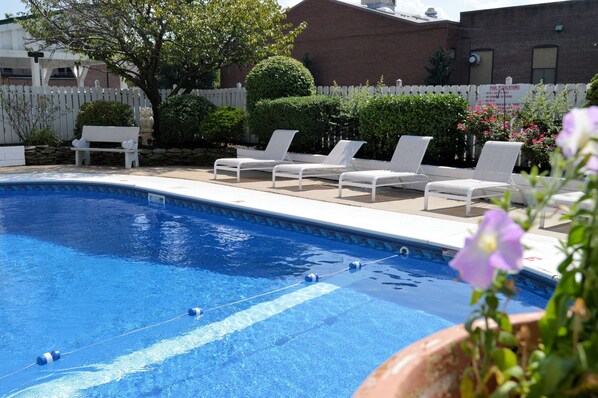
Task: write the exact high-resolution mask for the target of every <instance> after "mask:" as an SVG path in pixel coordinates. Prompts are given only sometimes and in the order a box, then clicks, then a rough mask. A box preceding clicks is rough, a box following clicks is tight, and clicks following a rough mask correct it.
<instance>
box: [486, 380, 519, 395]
mask: <svg viewBox="0 0 598 398" xmlns="http://www.w3.org/2000/svg"><path fill="white" fill-rule="evenodd" d="M517 387H518V385H517V383H516V382H514V381H512V380H509V381H507V382H505V383H503V384H502V385H500V386H498V388H497V389H496V390H495V391H494V392H493V393H492V394H490V396H489V398H509V397H510V396H511V395H510V394H511V392H512V391H514V390H515V389H516V388H517Z"/></svg>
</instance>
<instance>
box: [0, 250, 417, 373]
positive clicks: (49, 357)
mask: <svg viewBox="0 0 598 398" xmlns="http://www.w3.org/2000/svg"><path fill="white" fill-rule="evenodd" d="M407 255H409V249H407V248H406V247H405V246H403V247H401V249H400V250H399V254H393V255H391V256H388V257H384V258H381V259H379V260H374V261H370V262H368V263H361V262H360V261H353V262H351V263H350V264H349V266H348V267H346V268H343V269H341V270H338V271H334V272H330V273H327V274H323V275H318V274H316V273H310V274H308V275H306V276H305V277H304V280H302V281H299V282H295V283H292V284H290V285H288V286H284V287H281V288H278V289H274V290H270V291H267V292H264V293H260V294H256V295H254V296H251V297H246V298H244V299H240V300H235V301H231V302H229V303H225V304H222V305H218V306H215V307H209V308H200V307H193V308H189V309H188V310H187V312H185V313H184V314H179V315H176V316H175V317H173V318H170V319H166V320H164V321H162V322H158V323H154V324H151V325H147V326H143V327H140V328H138V329H133V330H130V331H128V332H125V333H121V334H119V335H116V336H113V337H109V338H107V339H103V340H99V341H96V342H94V343H91V344H88V345H85V346H82V347H79V348H76V349H74V350H71V351H68V352H63V353H61V352H60V351H58V350H54V351H49V352H46V353H43V354H42V355H40V356H38V357H37V359H36V361H35V362H34V363H31V364H29V365H27V366H24V367H23V368H21V369H18V370H16V371H14V372H11V373H8V374H5V375H2V376H0V380H2V379H5V378H7V377H10V376H14V375H16V374H18V373H21V372H24V371H25V370H27V369H29V368H32V367H34V366H35V365H39V366H43V365H47V364H49V363H52V362H56V361H58V360H59V359H61V358H63V357H65V356H67V355H71V354H74V353H76V352H79V351H83V350H86V349H89V348H91V347H95V346H98V345H100V344H104V343H107V342H109V341H112V340H116V339H119V338H121V337H125V336H130V335H132V334H135V333H139V332H141V331H144V330H148V329H152V328H155V327H158V326H160V325H164V324H166V323H170V322H174V321H176V320H177V319H180V318H185V317H187V316H192V317H195V318H197V319H200V318H201V317H203V315H204V314H205V313H206V312H210V311H215V310H219V309H222V308H226V307H230V306H233V305H236V304H240V303H244V302H246V301H250V300H254V299H256V298H260V297H264V296H269V295H271V294H274V293H278V292H282V291H284V290H288V289H292V288H294V287H297V286H299V285H301V284H304V283H315V282H319V281H320V280H321V279H323V278H329V277H331V276H334V275H337V274H340V273H343V272H346V271H351V272H355V271H358V270H360V269H361V268H363V267H365V266H366V265H370V264H376V263H379V262H381V261H385V260H389V259H391V258H394V257H405V256H407Z"/></svg>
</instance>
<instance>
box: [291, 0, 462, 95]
mask: <svg viewBox="0 0 598 398" xmlns="http://www.w3.org/2000/svg"><path fill="white" fill-rule="evenodd" d="M288 19H289V21H290V22H293V23H294V24H298V23H300V22H302V21H306V22H307V28H306V29H305V31H304V32H303V33H302V34H301V35H300V36H299V37H298V38H297V39H296V41H295V48H294V50H293V56H294V57H295V58H297V59H302V58H303V57H304V55H305V54H306V53H307V54H309V58H310V60H311V61H312V64H313V71H312V73H313V74H314V77H315V79H316V81H317V84H320V85H332V84H333V82H334V81H336V83H337V84H339V85H351V84H363V83H366V82H367V81H369V83H370V84H376V82H378V81H379V80H380V77H381V76H384V82H385V83H387V84H394V82H395V81H396V80H397V79H402V80H403V84H422V83H423V82H424V80H425V78H426V77H427V75H428V74H427V72H426V71H425V69H424V67H425V66H429V64H428V58H429V57H430V56H431V55H432V53H433V52H434V51H435V50H436V49H437V48H438V47H443V48H445V49H448V48H450V47H451V44H452V43H449V31H452V30H456V26H457V25H456V24H455V23H451V22H434V23H415V22H411V21H406V20H402V19H398V18H396V17H394V16H390V15H384V14H383V13H381V12H376V11H371V10H367V9H364V8H363V7H360V6H353V5H348V4H345V3H340V2H338V1H335V0H304V1H303V2H301V3H299V4H298V5H296V6H295V7H293V8H292V9H291V11H290V12H289V18H288ZM453 46H454V45H453Z"/></svg>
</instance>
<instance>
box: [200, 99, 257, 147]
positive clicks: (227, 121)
mask: <svg viewBox="0 0 598 398" xmlns="http://www.w3.org/2000/svg"><path fill="white" fill-rule="evenodd" d="M246 121H247V116H246V114H245V111H243V110H242V109H237V108H232V107H230V106H226V107H222V108H218V109H216V110H215V111H214V112H212V113H210V114H209V115H207V116H206V117H205V118H204V119H203V121H202V122H201V125H200V126H199V128H200V130H201V132H202V134H203V138H204V139H205V140H206V141H209V142H212V143H221V144H230V143H233V142H239V141H240V140H241V139H242V138H243V136H244V135H245V127H246V126H245V125H246Z"/></svg>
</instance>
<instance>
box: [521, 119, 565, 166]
mask: <svg viewBox="0 0 598 398" xmlns="http://www.w3.org/2000/svg"><path fill="white" fill-rule="evenodd" d="M556 136H557V135H556V134H554V133H548V132H547V131H546V130H544V131H543V130H541V129H540V127H539V126H538V125H537V124H535V123H533V122H532V123H530V124H529V125H528V126H527V127H526V128H524V129H521V131H516V132H513V133H512V134H511V139H512V140H513V141H519V142H523V145H522V146H521V154H522V155H523V156H522V157H523V163H524V164H525V165H527V166H529V167H531V166H538V167H539V168H540V169H547V168H548V166H549V165H550V155H551V154H552V153H553V152H554V149H555V147H556V142H555V140H556Z"/></svg>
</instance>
